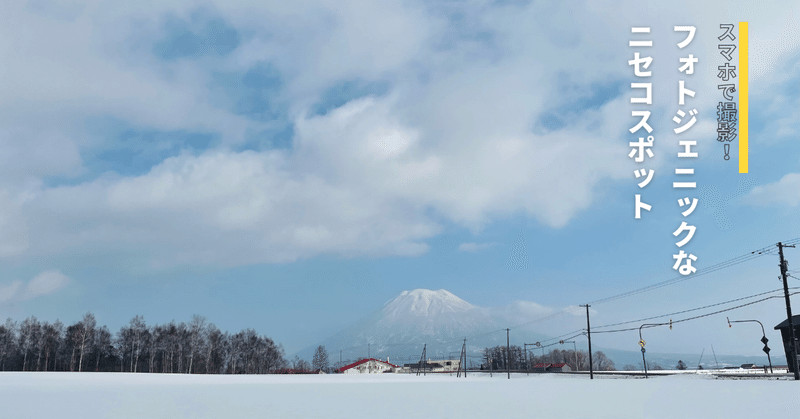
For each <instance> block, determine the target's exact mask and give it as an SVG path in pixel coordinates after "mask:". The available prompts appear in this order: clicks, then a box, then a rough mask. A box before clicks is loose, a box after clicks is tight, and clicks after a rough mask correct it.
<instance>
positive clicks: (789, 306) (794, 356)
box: [778, 242, 800, 380]
mask: <svg viewBox="0 0 800 419" xmlns="http://www.w3.org/2000/svg"><path fill="white" fill-rule="evenodd" d="M784 247H794V245H791V246H786V245H784V244H783V243H781V242H778V255H780V257H781V276H782V277H783V296H784V297H785V298H786V316H787V319H788V320H789V339H791V341H790V342H789V343H790V344H791V346H789V351H790V352H791V353H790V355H791V356H792V360H791V363H792V365H793V366H794V379H795V380H800V371H798V369H797V367H798V365H797V337H795V335H794V322H792V303H791V301H790V300H789V283H788V279H787V278H788V275H786V271H787V270H788V268H789V266H788V264H787V263H786V260H785V259H784V258H783V248H784ZM787 361H788V360H787Z"/></svg>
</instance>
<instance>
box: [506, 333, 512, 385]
mask: <svg viewBox="0 0 800 419" xmlns="http://www.w3.org/2000/svg"><path fill="white" fill-rule="evenodd" d="M509 330H511V329H506V371H507V372H508V379H509V380H510V379H511V344H510V342H511V341H510V340H509V337H508V331H509Z"/></svg>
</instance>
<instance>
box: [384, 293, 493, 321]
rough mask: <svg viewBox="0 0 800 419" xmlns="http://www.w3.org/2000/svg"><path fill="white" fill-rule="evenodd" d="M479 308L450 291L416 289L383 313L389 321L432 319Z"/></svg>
mask: <svg viewBox="0 0 800 419" xmlns="http://www.w3.org/2000/svg"><path fill="white" fill-rule="evenodd" d="M475 308H477V307H475V306H473V305H472V304H470V303H468V302H466V301H464V300H462V299H460V298H458V297H456V296H455V295H453V294H452V293H451V292H450V291H447V290H438V291H431V290H426V289H416V290H413V291H403V292H402V293H400V295H398V296H397V297H396V298H395V299H394V300H392V301H389V302H388V303H386V305H385V306H384V308H383V310H382V313H383V314H384V317H385V318H387V319H402V318H403V317H406V316H412V317H430V316H440V315H443V314H445V313H465V312H468V311H470V310H473V309H475Z"/></svg>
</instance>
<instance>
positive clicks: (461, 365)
mask: <svg viewBox="0 0 800 419" xmlns="http://www.w3.org/2000/svg"><path fill="white" fill-rule="evenodd" d="M462 360H463V361H462ZM462 368H463V369H464V378H467V338H464V346H462V347H461V355H459V356H458V373H457V374H456V377H461V369H462Z"/></svg>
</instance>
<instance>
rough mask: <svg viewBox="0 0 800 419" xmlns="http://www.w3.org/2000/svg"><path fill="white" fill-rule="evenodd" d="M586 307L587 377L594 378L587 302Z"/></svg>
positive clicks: (590, 327)
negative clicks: (587, 340)
mask: <svg viewBox="0 0 800 419" xmlns="http://www.w3.org/2000/svg"><path fill="white" fill-rule="evenodd" d="M581 307H586V336H587V337H588V338H589V379H591V380H594V366H593V365H592V326H591V325H590V324H589V307H591V306H590V305H589V304H586V305H582V306H581Z"/></svg>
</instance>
